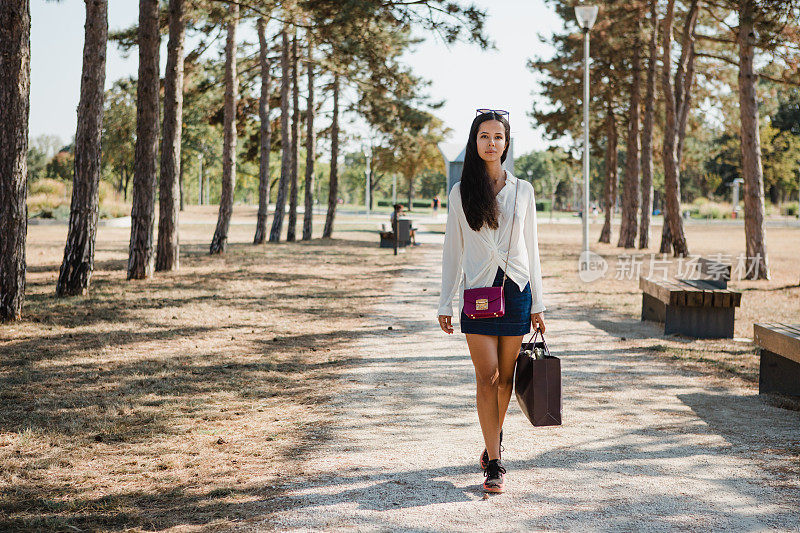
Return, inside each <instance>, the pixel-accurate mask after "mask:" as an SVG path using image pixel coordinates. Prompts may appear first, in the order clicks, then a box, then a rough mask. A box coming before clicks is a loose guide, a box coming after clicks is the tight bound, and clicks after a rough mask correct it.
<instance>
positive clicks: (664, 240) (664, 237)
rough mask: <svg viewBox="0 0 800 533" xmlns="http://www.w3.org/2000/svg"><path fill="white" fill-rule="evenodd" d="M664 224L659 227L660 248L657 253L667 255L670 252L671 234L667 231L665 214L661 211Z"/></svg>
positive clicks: (667, 223) (667, 225) (667, 224)
mask: <svg viewBox="0 0 800 533" xmlns="http://www.w3.org/2000/svg"><path fill="white" fill-rule="evenodd" d="M662 213H663V215H662V216H663V217H664V223H663V224H662V225H661V246H659V248H658V251H659V252H661V253H662V254H668V253H670V252H671V251H672V233H671V232H670V230H669V222H668V221H667V214H666V212H665V211H664V210H663V209H662Z"/></svg>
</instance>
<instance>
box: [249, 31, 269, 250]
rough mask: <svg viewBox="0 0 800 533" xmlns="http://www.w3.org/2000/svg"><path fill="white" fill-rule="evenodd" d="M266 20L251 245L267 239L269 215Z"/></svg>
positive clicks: (260, 34) (260, 40) (261, 46)
mask: <svg viewBox="0 0 800 533" xmlns="http://www.w3.org/2000/svg"><path fill="white" fill-rule="evenodd" d="M266 25H267V23H266V20H264V19H263V18H259V19H258V23H257V27H258V44H259V52H258V58H259V64H260V66H261V97H260V98H259V100H258V118H259V120H260V137H261V138H260V141H261V143H260V144H261V146H260V148H261V159H260V160H259V163H258V217H257V219H256V235H255V237H254V238H253V244H263V243H264V241H265V240H266V239H267V216H268V215H269V151H270V146H271V145H272V128H271V126H270V123H269V93H270V91H271V90H272V76H271V74H270V71H269V69H270V63H269V55H268V54H269V48H268V46H267V37H266Z"/></svg>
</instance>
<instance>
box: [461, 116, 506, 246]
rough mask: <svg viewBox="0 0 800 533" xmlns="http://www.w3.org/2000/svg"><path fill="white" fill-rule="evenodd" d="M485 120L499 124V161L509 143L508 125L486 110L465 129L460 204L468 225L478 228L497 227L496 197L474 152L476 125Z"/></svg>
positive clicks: (475, 147) (480, 161) (475, 151)
mask: <svg viewBox="0 0 800 533" xmlns="http://www.w3.org/2000/svg"><path fill="white" fill-rule="evenodd" d="M487 120H498V121H500V123H502V124H503V127H504V128H505V135H506V146H505V149H504V150H503V155H501V156H500V161H501V162H505V160H506V154H508V147H509V146H510V145H511V126H510V125H509V124H508V121H507V120H506V119H505V118H503V116H502V115H498V114H497V113H495V112H493V111H490V112H488V113H482V114H480V115H478V116H477V117H475V120H473V121H472V126H471V127H470V129H469V139H467V150H466V152H465V153H464V169H463V170H462V171H461V205H462V207H463V208H464V216H465V217H466V218H467V223H468V224H469V227H470V228H472V229H473V230H474V231H480V229H481V228H482V227H483V226H484V224H485V225H487V226H489V227H490V228H492V229H497V214H498V210H497V200H496V199H495V196H494V191H493V190H492V184H491V183H490V179H489V174H488V173H487V172H486V163H485V162H484V160H483V159H481V156H480V155H478V128H480V126H481V124H483V123H484V122H486V121H487Z"/></svg>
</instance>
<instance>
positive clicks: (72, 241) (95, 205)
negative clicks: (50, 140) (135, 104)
mask: <svg viewBox="0 0 800 533" xmlns="http://www.w3.org/2000/svg"><path fill="white" fill-rule="evenodd" d="M107 43H108V3H107V2H106V1H105V0H89V1H88V2H86V25H85V37H84V42H83V69H82V75H81V98H80V102H79V103H78V128H77V131H76V133H75V174H74V176H73V178H72V203H71V205H70V210H69V230H68V232H67V243H66V246H65V247H64V259H63V261H62V262H61V269H60V270H59V273H58V280H57V281H56V296H60V297H61V296H74V295H76V294H86V292H87V291H88V290H89V285H90V283H91V280H92V271H93V270H94V244H95V240H96V238H97V217H98V209H99V191H100V171H101V166H100V134H101V132H102V130H103V96H104V92H103V90H104V86H105V81H106V46H107Z"/></svg>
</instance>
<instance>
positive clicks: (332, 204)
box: [322, 74, 339, 239]
mask: <svg viewBox="0 0 800 533" xmlns="http://www.w3.org/2000/svg"><path fill="white" fill-rule="evenodd" d="M338 160H339V75H338V74H334V75H333V119H332V122H331V176H330V182H329V186H328V214H327V215H326V216H325V228H324V229H323V231H322V238H324V239H330V238H331V236H332V235H333V220H334V218H335V217H336V205H337V202H338V201H339V163H338Z"/></svg>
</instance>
